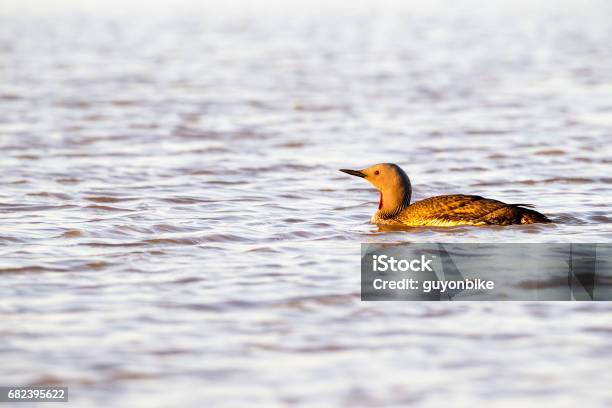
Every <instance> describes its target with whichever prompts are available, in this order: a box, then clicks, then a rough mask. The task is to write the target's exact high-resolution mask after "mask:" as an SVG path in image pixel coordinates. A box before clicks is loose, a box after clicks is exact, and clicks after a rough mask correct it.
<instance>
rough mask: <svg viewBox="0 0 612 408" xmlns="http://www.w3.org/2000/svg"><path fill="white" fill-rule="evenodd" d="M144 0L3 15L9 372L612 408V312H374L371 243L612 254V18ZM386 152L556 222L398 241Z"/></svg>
mask: <svg viewBox="0 0 612 408" xmlns="http://www.w3.org/2000/svg"><path fill="white" fill-rule="evenodd" d="M122 4H123V6H122V7H121V8H118V7H119V3H117V4H116V6H117V7H110V6H108V4H106V5H105V4H98V3H95V2H93V3H92V2H88V3H83V4H81V3H78V2H69V1H64V2H60V3H58V4H56V5H55V6H54V8H53V9H48V8H47V9H40V8H39V7H41V5H40V4H38V5H37V4H36V3H34V2H32V3H31V4H30V3H29V2H26V3H23V4H21V5H19V4H11V5H9V4H5V5H2V6H0V10H1V12H0V151H1V152H2V155H1V156H0V169H1V172H2V178H1V179H0V183H1V186H2V188H1V189H0V282H1V283H0V297H1V300H0V313H1V316H2V320H1V322H2V323H1V324H0V335H1V337H0V338H1V342H0V353H1V354H0V356H1V359H2V365H1V368H0V383H1V384H4V385H11V384H58V385H68V386H69V387H70V398H71V401H72V403H73V404H76V405H75V406H79V407H81V406H83V407H84V406H113V407H124V406H125V407H166V406H176V405H177V404H179V403H180V406H185V407H197V406H208V405H214V406H246V405H249V406H251V405H262V406H292V405H308V406H311V405H323V406H329V405H347V406H354V405H363V406H378V405H381V404H395V405H411V406H412V405H423V406H436V405H439V404H441V403H445V402H446V401H453V404H454V405H458V406H472V405H474V404H478V405H486V406H493V407H496V406H518V405H521V404H523V405H524V404H525V403H527V402H529V403H530V404H531V405H534V404H537V403H546V404H552V405H555V406H568V407H575V406H576V405H578V404H581V405H586V406H605V405H610V404H612V393H611V392H610V390H609V384H610V382H611V380H612V378H611V377H610V374H609V373H610V370H609V364H610V357H609V356H610V352H611V351H612V347H611V346H610V344H612V330H611V329H610V327H612V326H611V324H612V317H611V312H612V307H611V306H610V305H609V304H607V303H574V304H566V303H521V302H516V303H502V304H499V303H496V304H492V303H486V302H483V303H463V304H438V303H418V304H417V303H405V302H398V303H394V302H389V303H366V302H360V300H359V262H360V260H359V248H360V243H361V242H610V239H612V224H611V222H610V221H611V220H612V212H611V207H610V196H611V195H610V194H611V192H612V172H611V171H610V169H611V164H612V141H611V139H612V138H611V134H612V43H611V42H610V38H611V37H612V26H610V24H609V21H610V17H611V16H612V12H611V10H610V8H609V6H608V5H606V4H605V3H603V2H599V1H586V2H585V1H580V2H578V1H576V2H571V1H570V2H561V3H559V2H550V3H549V2H540V3H539V4H538V5H537V6H534V5H530V4H529V3H527V2H524V3H523V2H519V3H514V2H513V3H510V2H509V3H508V4H506V3H505V2H493V3H480V2H474V3H465V4H466V6H465V8H464V9H460V8H456V7H454V6H453V5H452V3H444V2H440V3H434V4H432V5H429V6H427V7H417V5H416V4H406V5H402V6H399V5H396V4H393V3H391V2H383V3H382V4H379V3H376V4H375V3H368V2H365V3H358V4H355V5H353V4H347V3H331V4H328V3H323V2H321V3H314V5H313V4H312V3H299V4H297V3H296V4H293V5H292V6H289V5H288V4H285V3H276V2H271V1H270V2H255V3H250V5H246V4H241V5H237V4H235V3H232V2H230V3H228V4H224V5H222V6H221V5H214V4H212V3H211V4H208V3H205V4H204V5H198V4H196V3H181V4H180V5H179V6H170V5H169V4H168V3H157V4H154V5H147V4H143V3H139V2H134V1H133V2H132V3H129V2H128V5H125V4H124V3H122ZM47 7H49V6H47ZM382 161H384V162H395V163H398V164H399V165H401V166H402V167H403V168H404V169H405V170H406V171H407V173H408V174H409V176H410V177H411V180H412V184H413V187H414V198H415V199H421V198H425V197H428V196H431V195H436V194H450V193H471V194H480V195H484V196H487V197H491V198H496V199H500V200H504V201H509V202H527V203H533V204H535V205H536V206H537V209H538V210H540V211H542V212H543V213H545V214H547V215H548V216H550V217H552V218H553V219H555V220H556V221H557V223H556V224H554V225H532V226H511V227H504V228H501V227H490V228H473V227H457V228H450V229H442V228H420V229H418V228H417V229H412V230H408V231H405V230H395V229H393V230H379V229H378V228H377V227H376V226H374V225H370V224H369V223H368V220H369V218H370V216H371V215H372V213H373V212H374V211H375V209H376V205H377V201H378V194H377V193H376V192H375V191H374V190H373V189H372V188H371V187H369V185H367V183H365V182H364V181H363V180H360V179H357V178H351V177H349V176H347V175H345V174H343V173H340V172H338V171H337V169H338V168H341V167H342V168H358V167H364V166H367V165H370V164H373V163H376V162H382Z"/></svg>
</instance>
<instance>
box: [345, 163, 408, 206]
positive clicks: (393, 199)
mask: <svg viewBox="0 0 612 408" xmlns="http://www.w3.org/2000/svg"><path fill="white" fill-rule="evenodd" d="M340 171H342V172H344V173H347V174H350V175H352V176H357V177H362V178H364V179H366V180H367V181H369V182H370V183H371V184H372V185H373V186H374V187H376V188H377V189H378V191H380V204H379V206H378V209H379V211H380V212H381V213H383V214H385V215H390V216H392V215H395V214H397V213H398V212H399V211H401V210H402V209H403V208H404V207H407V206H408V205H409V204H410V196H411V195H412V187H411V185H410V179H409V178H408V176H407V175H406V173H404V170H402V169H401V168H400V167H399V166H398V165H397V164H393V163H380V164H375V165H373V166H370V167H367V168H365V169H363V170H347V169H340Z"/></svg>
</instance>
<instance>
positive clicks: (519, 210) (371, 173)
mask: <svg viewBox="0 0 612 408" xmlns="http://www.w3.org/2000/svg"><path fill="white" fill-rule="evenodd" d="M340 171H342V172H344V173H347V174H351V175H353V176H357V177H363V178H365V179H366V180H368V181H369V182H370V183H372V184H373V185H374V187H376V188H377V189H378V190H379V191H380V203H379V205H378V211H376V213H374V215H373V216H372V220H371V222H372V223H375V224H396V225H397V224H400V225H407V226H419V225H430V226H439V227H450V226H453V225H488V224H493V225H509V224H533V223H537V222H542V223H547V222H551V221H550V220H549V219H548V218H547V217H546V216H545V215H543V214H540V213H539V212H537V211H534V210H530V209H528V208H524V207H531V205H530V204H506V203H502V202H501V201H497V200H491V199H488V198H483V197H480V196H475V195H463V194H453V195H443V196H436V197H431V198H427V199H425V200H421V201H417V202H416V203H413V204H410V196H411V194H412V187H411V186H410V179H409V178H408V176H407V175H406V173H404V171H403V170H402V169H401V168H400V167H399V166H398V165H396V164H393V163H381V164H375V165H374V166H371V167H368V168H366V169H363V170H346V169H341V170H340Z"/></svg>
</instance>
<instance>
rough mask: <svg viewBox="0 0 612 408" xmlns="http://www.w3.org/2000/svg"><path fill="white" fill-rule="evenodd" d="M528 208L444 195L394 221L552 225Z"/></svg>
mask: <svg viewBox="0 0 612 408" xmlns="http://www.w3.org/2000/svg"><path fill="white" fill-rule="evenodd" d="M525 206H529V205H528V204H506V203H503V202H501V201H497V200H492V199H488V198H484V197H481V196H476V195H464V194H453V195H442V196H436V197H430V198H427V199H425V200H421V201H417V202H415V203H413V204H410V205H409V206H408V207H406V208H405V209H404V210H402V211H401V212H400V213H399V214H397V215H396V216H394V217H393V221H395V222H399V223H401V224H404V225H409V226H419V225H428V226H453V225H487V224H493V225H509V224H532V223H536V222H543V223H546V222H550V220H549V219H548V218H546V216H544V215H543V214H540V213H539V212H537V211H534V210H531V209H528V208H524V207H525Z"/></svg>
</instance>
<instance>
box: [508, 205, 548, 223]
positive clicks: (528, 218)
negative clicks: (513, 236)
mask: <svg viewBox="0 0 612 408" xmlns="http://www.w3.org/2000/svg"><path fill="white" fill-rule="evenodd" d="M514 206H516V209H517V210H518V215H519V217H520V220H521V224H535V223H544V224H548V223H550V222H552V221H551V220H550V219H549V218H548V217H547V216H545V215H544V214H542V213H539V212H537V211H535V210H530V209H528V208H524V207H532V208H533V205H532V204H514Z"/></svg>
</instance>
